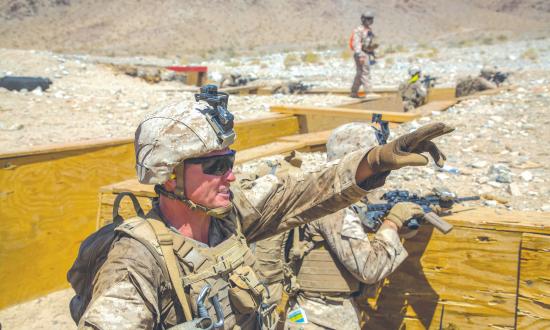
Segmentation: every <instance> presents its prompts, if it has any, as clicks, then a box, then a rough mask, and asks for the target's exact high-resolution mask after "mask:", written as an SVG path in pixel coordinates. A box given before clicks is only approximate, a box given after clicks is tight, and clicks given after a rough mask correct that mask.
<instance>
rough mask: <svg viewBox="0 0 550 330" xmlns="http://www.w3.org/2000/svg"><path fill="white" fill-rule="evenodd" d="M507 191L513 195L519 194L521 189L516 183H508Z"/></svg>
mask: <svg viewBox="0 0 550 330" xmlns="http://www.w3.org/2000/svg"><path fill="white" fill-rule="evenodd" d="M508 192H509V193H510V195H512V196H514V197H517V196H521V190H520V189H519V186H518V184H517V183H510V185H508Z"/></svg>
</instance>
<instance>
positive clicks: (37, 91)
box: [32, 86, 44, 96]
mask: <svg viewBox="0 0 550 330" xmlns="http://www.w3.org/2000/svg"><path fill="white" fill-rule="evenodd" d="M32 93H33V94H34V95H37V96H42V95H43V94H44V93H43V92H42V87H40V86H38V87H36V88H35V89H34V90H33V91H32Z"/></svg>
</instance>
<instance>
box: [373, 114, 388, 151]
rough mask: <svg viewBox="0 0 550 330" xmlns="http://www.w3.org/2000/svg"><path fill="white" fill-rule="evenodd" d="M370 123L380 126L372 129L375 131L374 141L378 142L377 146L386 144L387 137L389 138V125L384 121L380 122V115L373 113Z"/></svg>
mask: <svg viewBox="0 0 550 330" xmlns="http://www.w3.org/2000/svg"><path fill="white" fill-rule="evenodd" d="M372 122H373V123H375V124H378V125H380V128H376V127H374V129H375V131H376V140H378V144H379V145H383V144H386V142H388V137H389V136H390V126H389V123H388V122H387V121H385V120H382V114H380V113H375V114H373V115H372Z"/></svg>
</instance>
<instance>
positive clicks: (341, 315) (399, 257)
mask: <svg viewBox="0 0 550 330" xmlns="http://www.w3.org/2000/svg"><path fill="white" fill-rule="evenodd" d="M304 235H305V237H304V241H307V242H315V244H310V249H311V250H313V249H315V248H317V247H318V245H320V244H324V245H325V246H326V248H327V249H328V250H329V251H330V252H331V255H332V257H333V259H334V262H335V263H337V264H338V265H339V266H340V267H341V266H343V267H341V268H342V269H344V272H347V273H348V274H347V275H348V276H349V275H350V274H351V275H352V276H353V277H350V280H351V281H356V282H361V283H365V284H374V283H377V282H379V281H381V280H383V279H384V278H385V277H387V276H388V275H389V274H390V273H391V272H393V271H394V270H395V269H396V268H397V266H399V265H400V264H401V262H403V260H405V258H406V257H407V252H406V250H405V249H404V248H403V245H402V244H401V241H400V239H399V235H398V234H397V232H396V231H395V230H393V229H389V228H387V227H382V228H381V229H380V230H379V231H378V232H377V233H376V235H375V236H374V238H373V239H372V240H369V238H368V236H367V233H366V232H365V230H364V227H363V225H362V223H361V220H360V219H359V217H358V216H357V214H356V213H355V212H354V211H353V210H352V209H350V208H347V209H345V210H342V211H339V212H337V213H334V214H331V215H329V216H326V217H324V218H322V219H319V220H317V221H314V222H313V223H311V224H308V225H306V226H305V230H304ZM319 238H322V242H321V241H319ZM311 250H310V251H311ZM310 251H308V250H306V251H305V253H306V254H307V253H308V252H310ZM325 286H327V284H325ZM358 292H359V291H357V293H358ZM298 306H299V307H300V308H302V310H303V311H304V312H305V314H306V317H307V319H308V322H309V323H308V324H307V325H305V326H303V325H301V324H296V323H293V322H291V321H289V320H287V321H286V326H287V328H289V329H300V328H302V327H303V328H304V329H359V319H358V311H357V309H356V306H355V303H354V299H353V296H352V295H349V294H337V293H328V292H326V293H318V292H309V291H304V290H299V291H298V294H297V296H296V297H295V298H294V300H293V301H291V303H290V307H289V310H293V309H295V308H296V307H298Z"/></svg>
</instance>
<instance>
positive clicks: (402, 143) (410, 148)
mask: <svg viewBox="0 0 550 330" xmlns="http://www.w3.org/2000/svg"><path fill="white" fill-rule="evenodd" d="M452 131H454V128H453V127H450V126H447V125H445V124H444V123H433V124H428V125H424V126H422V127H420V128H419V129H417V130H416V131H414V132H412V133H408V134H405V135H403V136H400V137H398V138H397V139H395V140H393V141H391V142H390V143H388V144H385V145H381V146H376V147H374V148H372V149H371V150H370V151H369V153H368V154H367V162H368V163H369V165H370V167H371V168H372V170H373V171H374V172H375V173H381V172H386V171H391V170H396V169H399V168H401V167H405V166H422V165H427V164H428V157H426V156H424V155H421V153H423V152H428V153H430V155H431V156H432V158H433V159H434V161H435V163H436V164H437V166H439V167H443V165H444V164H445V160H446V159H447V157H445V155H444V154H443V153H442V152H441V150H439V148H438V147H437V146H436V145H435V143H433V142H432V141H431V140H432V139H435V138H436V137H438V136H441V135H444V134H447V133H450V132H452Z"/></svg>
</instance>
